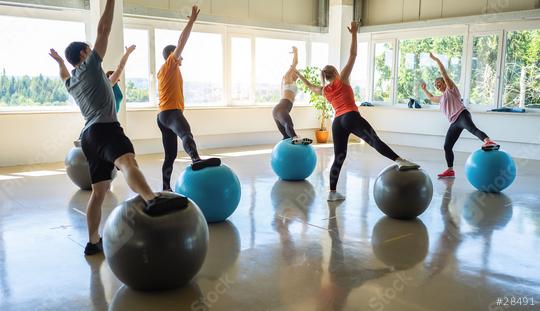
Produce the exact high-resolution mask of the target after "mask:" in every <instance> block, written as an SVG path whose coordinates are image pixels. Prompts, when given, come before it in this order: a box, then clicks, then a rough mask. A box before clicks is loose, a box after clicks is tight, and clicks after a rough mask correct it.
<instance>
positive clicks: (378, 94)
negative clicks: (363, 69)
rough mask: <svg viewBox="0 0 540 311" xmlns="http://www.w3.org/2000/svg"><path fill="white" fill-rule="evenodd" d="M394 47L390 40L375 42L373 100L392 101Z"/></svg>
mask: <svg viewBox="0 0 540 311" xmlns="http://www.w3.org/2000/svg"><path fill="white" fill-rule="evenodd" d="M393 54H394V48H393V46H392V44H391V43H389V42H381V43H377V44H375V61H374V70H375V71H374V75H373V80H374V83H373V100H374V101H378V102H390V100H391V98H392V88H393V86H392V66H393V63H394V61H393Z"/></svg>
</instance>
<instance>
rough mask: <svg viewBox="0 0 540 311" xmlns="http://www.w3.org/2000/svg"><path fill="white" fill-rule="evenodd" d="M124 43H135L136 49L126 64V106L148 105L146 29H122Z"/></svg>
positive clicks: (128, 44)
mask: <svg viewBox="0 0 540 311" xmlns="http://www.w3.org/2000/svg"><path fill="white" fill-rule="evenodd" d="M124 43H125V45H126V46H130V45H132V44H135V45H136V46H137V49H136V50H135V52H133V53H132V54H131V55H130V57H129V60H128V62H127V64H126V96H125V97H126V102H127V106H128V107H131V108H133V107H148V106H149V105H150V103H149V96H148V94H149V86H150V83H149V76H150V70H149V68H150V65H149V63H148V61H149V58H148V53H149V49H150V47H149V45H148V30H144V29H124Z"/></svg>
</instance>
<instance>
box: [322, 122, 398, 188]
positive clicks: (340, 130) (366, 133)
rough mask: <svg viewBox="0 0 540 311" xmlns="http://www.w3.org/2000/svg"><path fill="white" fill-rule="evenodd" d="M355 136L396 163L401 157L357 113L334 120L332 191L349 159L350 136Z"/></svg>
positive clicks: (331, 171)
mask: <svg viewBox="0 0 540 311" xmlns="http://www.w3.org/2000/svg"><path fill="white" fill-rule="evenodd" d="M350 134H354V135H356V136H358V137H360V138H361V139H363V140H364V141H365V142H366V143H368V144H369V145H370V146H371V147H373V148H375V150H377V151H378V152H379V153H380V154H382V155H383V156H385V157H387V158H388V159H390V160H392V161H395V160H397V159H398V158H399V156H398V155H397V154H396V153H395V152H394V151H393V150H392V149H390V147H388V145H387V144H385V143H384V142H383V141H382V140H381V139H380V138H379V136H377V133H375V130H374V129H373V128H372V127H371V125H370V124H369V123H368V121H366V119H364V118H362V117H361V116H360V113H359V112H357V111H351V112H347V113H346V114H344V115H341V116H339V117H337V118H335V119H334V123H332V135H333V136H334V163H333V164H332V169H331V170H330V190H336V187H337V183H338V179H339V173H340V172H341V167H342V166H343V162H345V158H346V157H347V144H348V141H349V135H350Z"/></svg>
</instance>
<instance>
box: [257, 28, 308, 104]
mask: <svg viewBox="0 0 540 311" xmlns="http://www.w3.org/2000/svg"><path fill="white" fill-rule="evenodd" d="M293 46H296V47H297V48H298V67H299V68H303V67H305V66H306V43H305V42H303V41H292V40H279V39H268V38H256V39H255V50H256V52H255V53H256V54H255V55H256V61H255V75H256V77H255V87H256V91H255V102H256V103H259V104H269V103H272V104H274V103H276V102H278V101H279V100H280V99H281V79H282V78H283V75H284V74H285V73H286V72H287V70H288V69H289V67H290V66H291V63H292V54H291V50H292V47H293Z"/></svg>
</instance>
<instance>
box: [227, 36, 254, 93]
mask: <svg viewBox="0 0 540 311" xmlns="http://www.w3.org/2000/svg"><path fill="white" fill-rule="evenodd" d="M251 71H252V68H251V39H250V38H240V37H233V38H231V98H232V100H233V101H235V102H248V101H249V95H250V93H251V80H252V79H251Z"/></svg>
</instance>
